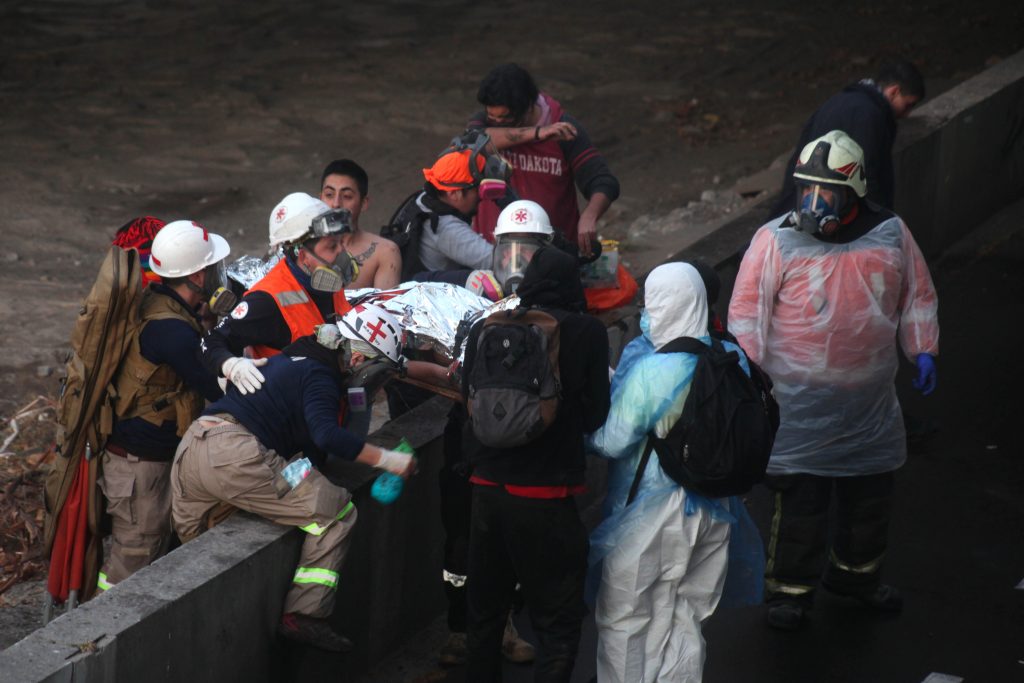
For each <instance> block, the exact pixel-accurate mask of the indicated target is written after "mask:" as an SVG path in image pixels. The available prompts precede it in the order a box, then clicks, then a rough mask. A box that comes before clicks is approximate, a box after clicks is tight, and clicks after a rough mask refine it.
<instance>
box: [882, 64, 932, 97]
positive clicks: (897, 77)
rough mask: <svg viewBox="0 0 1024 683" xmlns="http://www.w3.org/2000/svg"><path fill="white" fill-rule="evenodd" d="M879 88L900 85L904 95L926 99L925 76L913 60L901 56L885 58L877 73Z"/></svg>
mask: <svg viewBox="0 0 1024 683" xmlns="http://www.w3.org/2000/svg"><path fill="white" fill-rule="evenodd" d="M875 83H877V84H878V87H879V88H885V87H886V86H887V85H898V86H900V90H901V91H903V94H904V95H907V96H910V97H916V98H918V99H919V100H923V99H924V76H922V75H921V72H920V71H918V70H917V67H916V66H914V65H913V64H912V63H911V62H908V61H907V60H905V59H901V58H899V57H891V58H889V59H886V60H884V61H883V62H882V63H881V65H879V67H878V71H877V72H876V73H875Z"/></svg>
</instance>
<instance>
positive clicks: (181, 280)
mask: <svg viewBox="0 0 1024 683" xmlns="http://www.w3.org/2000/svg"><path fill="white" fill-rule="evenodd" d="M196 272H202V271H196ZM193 274H194V273H193ZM186 282H188V275H182V276H181V277H161V278H160V283H161V284H163V285H164V286H166V287H170V288H171V289H174V288H175V287H178V286H180V285H183V284H185V283H186Z"/></svg>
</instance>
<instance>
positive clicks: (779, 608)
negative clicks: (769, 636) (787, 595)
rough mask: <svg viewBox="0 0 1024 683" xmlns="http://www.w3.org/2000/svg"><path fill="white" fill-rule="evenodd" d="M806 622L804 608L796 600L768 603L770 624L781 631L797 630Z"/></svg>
mask: <svg viewBox="0 0 1024 683" xmlns="http://www.w3.org/2000/svg"><path fill="white" fill-rule="evenodd" d="M803 623H804V608H803V607H801V606H800V605H798V604H796V603H795V602H773V603H771V604H769V605H768V625H769V626H771V627H772V628H777V629H779V630H780V631H795V630H797V629H798V628H800V626H801V625H803Z"/></svg>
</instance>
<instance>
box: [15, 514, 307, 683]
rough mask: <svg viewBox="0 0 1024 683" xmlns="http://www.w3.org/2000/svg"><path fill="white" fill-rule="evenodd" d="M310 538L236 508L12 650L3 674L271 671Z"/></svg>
mask: <svg viewBox="0 0 1024 683" xmlns="http://www.w3.org/2000/svg"><path fill="white" fill-rule="evenodd" d="M300 542H301V538H300V537H299V535H298V534H296V533H292V532H291V531H290V530H289V529H287V528H285V527H281V526H277V525H275V524H271V523H269V522H265V521H263V520H261V519H258V518H254V517H249V516H247V515H241V514H239V515H235V516H233V517H232V518H231V519H229V520H227V521H226V522H224V523H223V524H222V525H220V526H218V527H217V528H215V529H213V530H211V531H209V532H207V533H205V534H203V535H202V536H200V537H199V538H197V539H196V540H195V541H193V542H191V543H188V544H186V545H184V546H182V547H181V548H178V549H177V550H175V551H174V552H172V553H170V554H168V555H167V556H165V557H163V558H161V559H160V560H158V561H157V562H155V563H153V565H151V566H149V567H146V568H145V569H143V570H142V571H140V572H138V573H136V574H135V575H133V576H131V577H130V578H128V579H126V580H125V581H123V582H121V583H120V584H119V585H118V586H117V587H116V588H115V589H114V590H112V591H110V592H108V593H105V594H103V595H100V596H98V597H97V598H95V599H94V600H92V601H90V602H88V603H86V604H84V605H82V606H81V607H79V608H78V609H77V610H75V611H74V612H72V613H70V614H65V615H62V616H60V617H58V618H57V619H55V620H54V621H52V622H50V623H49V624H48V625H47V626H45V627H44V628H42V629H40V630H38V631H36V632H35V633H33V634H32V635H30V636H28V637H27V638H25V639H24V640H22V641H20V642H18V643H15V644H14V645H12V646H11V647H9V648H8V649H7V650H4V651H3V652H2V653H0V671H2V672H3V678H4V680H9V681H25V682H27V681H46V682H51V681H52V682H54V683H56V682H57V681H110V682H112V683H113V682H114V681H145V680H153V679H158V680H189V679H191V680H196V681H201V680H247V679H249V680H267V678H266V676H267V674H268V672H270V671H273V668H274V660H275V658H274V647H273V639H272V637H271V636H272V632H273V631H272V629H273V624H274V623H275V621H276V616H274V615H275V614H279V613H280V609H281V603H282V601H283V600H284V594H285V590H286V589H287V587H288V582H289V580H290V577H291V575H292V573H294V571H295V558H296V557H297V553H298V549H299V544H300ZM257 587H258V589H257ZM256 643H259V644H261V646H260V647H252V645H253V644H256ZM266 644H270V645H271V646H270V647H265V646H264V645H266ZM224 653H232V656H228V657H225V656H222V655H223V654H224ZM241 653H245V654H244V656H238V655H239V654H241Z"/></svg>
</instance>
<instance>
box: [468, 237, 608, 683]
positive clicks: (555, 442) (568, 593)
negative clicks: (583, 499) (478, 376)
mask: <svg viewBox="0 0 1024 683" xmlns="http://www.w3.org/2000/svg"><path fill="white" fill-rule="evenodd" d="M517 293H518V295H519V297H520V307H526V308H538V309H540V310H542V311H544V312H546V313H549V314H550V315H552V316H553V317H554V318H555V319H556V320H558V323H559V326H558V327H559V338H560V341H559V356H558V367H559V379H560V382H561V401H560V404H559V408H558V413H557V416H556V417H555V419H554V421H553V422H552V424H551V425H550V426H549V427H548V428H547V430H545V431H544V432H543V433H542V434H541V435H540V436H539V437H538V438H537V439H535V440H534V441H531V442H530V443H527V444H525V445H523V446H518V447H513V448H491V447H486V446H481V447H480V449H479V450H478V451H476V452H475V453H473V454H472V455H471V458H470V461H471V463H472V465H473V476H472V477H471V479H470V481H471V482H472V483H473V484H474V487H473V515H472V523H471V524H472V529H471V532H470V533H471V535H470V544H469V576H470V577H472V579H471V580H470V581H469V582H468V584H467V585H468V588H469V596H468V597H469V663H468V668H467V680H472V681H499V680H501V652H500V646H501V638H502V631H503V629H504V625H505V616H506V615H507V614H508V608H509V601H510V596H511V591H512V588H513V587H514V585H515V583H516V581H518V582H519V583H520V584H521V585H522V587H523V594H524V596H525V599H526V604H527V605H528V607H529V613H530V618H531V622H532V625H533V629H534V632H535V633H536V635H537V639H538V648H537V657H536V664H535V666H536V674H535V676H536V678H535V680H538V681H568V680H569V679H570V677H571V675H572V669H573V665H574V663H575V658H576V650H577V648H578V646H579V639H580V625H581V623H582V620H583V615H584V613H585V608H584V604H583V582H584V576H585V573H586V564H587V551H588V542H587V532H586V529H585V528H584V526H583V524H582V522H581V521H580V517H579V513H578V511H577V509H576V503H575V500H574V498H573V496H574V495H575V494H577V493H581V492H583V490H584V474H585V472H584V471H585V457H584V452H583V440H584V436H585V434H587V433H589V432H592V431H594V430H595V429H597V428H598V427H600V426H601V425H602V424H604V420H605V418H606V417H607V415H608V407H609V385H608V336H607V331H606V330H605V328H604V326H603V325H602V324H601V323H600V321H598V320H597V319H596V318H594V317H593V316H590V315H587V314H585V313H583V312H582V311H583V310H584V308H585V299H584V296H583V286H582V284H581V283H580V278H579V269H578V266H577V264H576V261H575V260H574V259H573V258H572V257H571V256H569V255H567V254H565V253H564V252H562V251H560V250H558V249H556V248H552V247H543V248H541V249H540V250H538V251H537V253H536V254H535V255H534V257H533V259H532V260H531V261H530V264H529V265H528V266H527V268H526V271H525V273H524V277H523V281H522V283H521V284H520V286H519V289H518V290H517ZM481 328H482V325H479V324H478V325H477V326H476V327H474V329H473V330H472V332H471V333H470V335H469V340H468V342H467V344H466V357H465V364H464V372H463V377H464V380H463V393H464V395H465V396H467V397H468V395H469V383H470V380H471V378H472V375H473V367H474V364H475V362H476V355H477V342H478V340H479V338H480V333H481Z"/></svg>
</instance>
